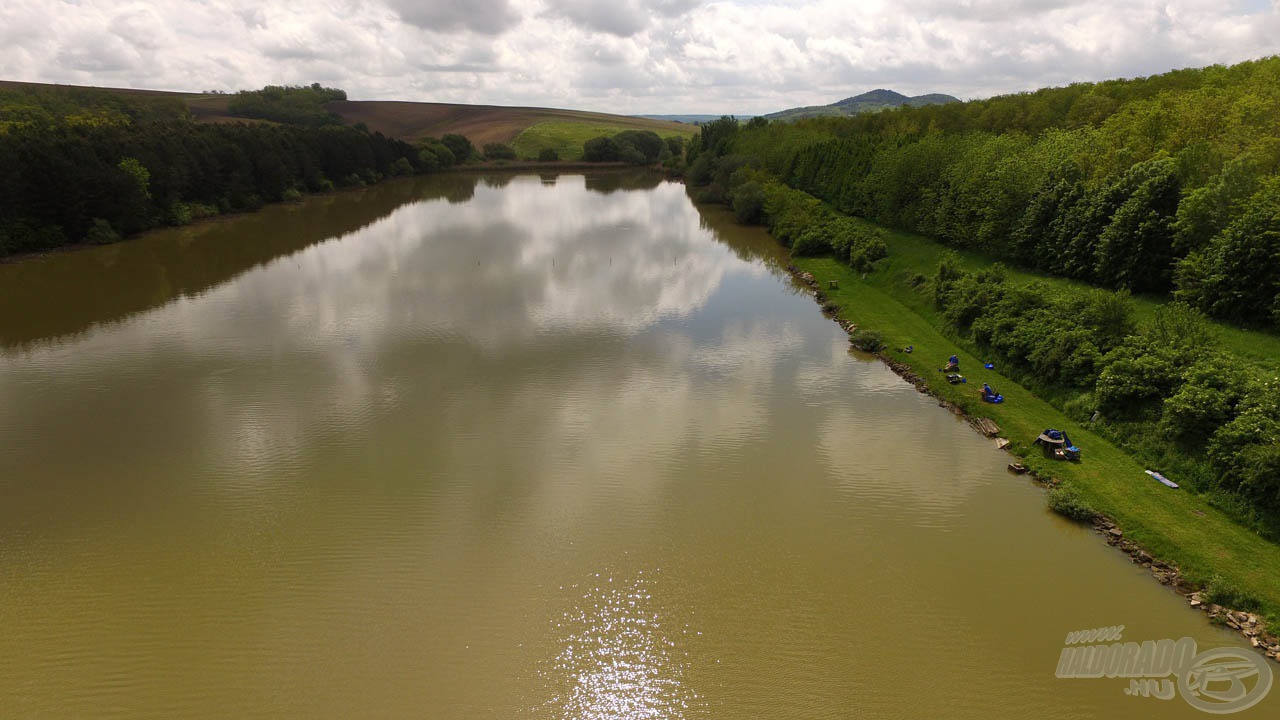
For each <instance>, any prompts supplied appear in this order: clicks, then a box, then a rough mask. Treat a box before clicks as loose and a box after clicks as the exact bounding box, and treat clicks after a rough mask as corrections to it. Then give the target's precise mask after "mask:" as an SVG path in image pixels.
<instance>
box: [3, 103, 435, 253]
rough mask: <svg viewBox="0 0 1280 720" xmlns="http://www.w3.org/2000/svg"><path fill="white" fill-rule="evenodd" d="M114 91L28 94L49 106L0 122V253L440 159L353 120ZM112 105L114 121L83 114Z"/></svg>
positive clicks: (178, 221)
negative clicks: (222, 119)
mask: <svg viewBox="0 0 1280 720" xmlns="http://www.w3.org/2000/svg"><path fill="white" fill-rule="evenodd" d="M110 95H113V93H106V92H91V93H90V94H89V96H88V98H89V101H87V102H81V100H80V99H79V98H80V95H79V94H77V92H71V93H69V94H67V95H61V94H58V93H52V94H51V96H50V100H51V101H50V102H44V103H41V102H40V99H39V98H35V99H34V100H33V99H32V97H31V96H23V97H22V98H21V100H22V101H23V104H24V105H25V106H34V107H37V108H41V109H42V110H43V114H38V113H31V112H27V111H25V110H23V111H22V112H23V117H25V118H28V119H27V120H24V121H22V122H12V121H11V122H10V123H9V124H7V125H5V126H3V129H2V130H0V255H7V254H12V253H19V252H31V251H37V250H44V249H48V248H53V247H57V246H60V245H67V244H77V243H105V242H111V241H114V240H116V239H119V238H120V237H121V236H124V235H129V234H132V233H136V232H139V231H142V230H146V229H148V228H153V227H157V226H161V225H182V224H185V223H188V222H191V221H192V220H195V219H198V218H200V217H204V216H209V215H215V214H218V213H224V212H234V211H242V210H252V209H255V208H257V207H259V206H261V205H262V204H264V203H268V202H274V201H278V200H284V199H292V198H296V197H299V196H300V195H301V194H302V193H305V192H315V191H324V190H329V189H332V188H335V187H344V186H352V185H361V184H365V183H370V182H374V181H377V180H379V179H381V178H383V177H388V176H401V175H411V174H413V173H416V172H423V171H426V170H430V169H434V168H436V167H439V166H440V162H439V160H438V159H437V158H436V156H435V154H434V153H431V152H430V151H429V148H416V147H414V146H412V145H410V144H408V143H405V142H401V141H399V140H394V139H391V138H387V137H384V136H382V135H381V134H377V133H369V132H366V131H362V130H358V129H355V128H350V127H345V126H319V127H312V126H297V125H271V124H258V125H247V124H199V123H195V122H192V121H191V120H190V118H189V116H187V115H186V113H185V108H184V109H183V112H182V113H177V112H176V111H175V110H173V109H172V105H171V102H170V101H169V100H168V99H161V100H153V99H149V98H141V99H139V98H133V99H127V100H125V101H123V102H118V101H117V100H115V99H112V98H109V97H107V96H110ZM77 105H79V108H80V109H79V110H76V109H75V108H76V106H77ZM107 111H110V112H107ZM104 112H105V113H106V117H109V120H104V121H101V122H84V121H82V120H81V118H84V117H86V116H89V117H96V116H102V115H103V113H104ZM37 116H38V117H37ZM10 117H12V116H10ZM32 118H35V119H32ZM426 156H429V158H428V157H426ZM428 159H430V162H429V161H428ZM453 162H454V160H452V159H450V160H449V162H448V163H447V164H453Z"/></svg>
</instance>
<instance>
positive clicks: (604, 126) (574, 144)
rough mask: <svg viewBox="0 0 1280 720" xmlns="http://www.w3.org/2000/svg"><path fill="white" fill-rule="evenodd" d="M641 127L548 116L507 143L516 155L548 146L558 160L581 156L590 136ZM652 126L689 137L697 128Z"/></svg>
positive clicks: (527, 155) (531, 154)
mask: <svg viewBox="0 0 1280 720" xmlns="http://www.w3.org/2000/svg"><path fill="white" fill-rule="evenodd" d="M645 129H649V128H645V127H640V126H637V125H635V124H611V123H593V122H571V121H562V120H549V121H545V122H540V123H537V124H535V125H531V126H529V127H527V128H525V129H524V130H523V131H522V132H521V133H520V134H519V135H517V136H516V138H515V140H512V141H511V147H513V148H515V151H516V155H519V156H520V157H522V158H536V157H538V153H539V152H541V151H542V150H543V149H545V148H552V149H553V150H555V151H556V154H557V155H559V156H560V159H561V160H581V159H582V144H583V143H585V142H586V141H588V140H590V139H591V138H594V137H600V136H601V135H608V136H613V135H617V134H618V133H620V132H622V131H623V130H645ZM652 129H653V130H654V132H656V133H658V135H660V136H661V137H664V138H665V137H670V136H672V135H681V136H683V137H686V138H689V137H692V136H694V135H696V134H697V133H698V128H697V126H695V125H688V126H684V127H680V128H677V129H672V128H669V127H655V128H652Z"/></svg>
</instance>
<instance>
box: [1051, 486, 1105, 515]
mask: <svg viewBox="0 0 1280 720" xmlns="http://www.w3.org/2000/svg"><path fill="white" fill-rule="evenodd" d="M1049 509H1050V510H1052V511H1054V512H1056V513H1058V514H1059V515H1061V516H1063V517H1065V518H1068V519H1071V520H1075V521H1076V522H1090V521H1091V520H1093V519H1094V518H1095V517H1097V516H1098V513H1097V511H1096V510H1094V509H1093V508H1092V507H1090V506H1089V503H1088V502H1086V501H1085V499H1084V498H1082V497H1081V496H1080V493H1079V492H1078V491H1077V490H1076V489H1075V488H1073V487H1071V486H1070V485H1062V486H1059V487H1056V488H1053V489H1052V490H1050V491H1049Z"/></svg>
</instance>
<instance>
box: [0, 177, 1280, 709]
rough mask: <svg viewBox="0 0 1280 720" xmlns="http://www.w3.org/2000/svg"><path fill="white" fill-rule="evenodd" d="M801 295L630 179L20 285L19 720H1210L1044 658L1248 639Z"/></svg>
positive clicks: (197, 242)
mask: <svg viewBox="0 0 1280 720" xmlns="http://www.w3.org/2000/svg"><path fill="white" fill-rule="evenodd" d="M781 263H785V260H784V259H783V255H782V251H781V250H780V249H779V248H778V247H777V246H776V245H775V244H774V243H773V242H772V241H771V240H770V239H769V238H768V237H767V236H766V235H765V234H764V233H763V231H761V230H759V229H752V228H742V227H739V226H736V225H735V224H733V222H732V220H731V218H729V217H728V216H727V215H726V214H725V213H724V212H723V211H721V210H717V209H705V210H702V211H700V210H699V209H698V208H696V207H695V206H694V205H692V204H691V203H690V202H689V200H688V198H687V197H686V195H685V192H684V188H683V187H682V186H680V185H677V184H671V183H666V182H660V181H659V180H658V179H657V178H653V177H650V176H643V175H640V176H634V175H621V174H615V175H588V176H582V175H562V176H559V177H555V176H549V177H537V176H519V177H514V176H505V177H487V178H480V177H475V176H467V175H448V176H443V177H438V178H429V179H420V180H414V181H405V182H397V183H388V184H384V185H381V186H378V187H375V188H370V189H367V190H365V191H362V192H358V193H344V194H338V195H334V196H329V197H323V198H315V199H312V200H309V201H308V202H306V203H304V204H302V205H297V206H279V207H271V208H267V209H265V210H263V211H262V212H260V213H257V214H254V215H250V216H244V217H240V218H233V219H228V220H222V221H219V222H216V223H213V224H210V225H204V226H199V227H194V228H187V229H181V230H175V231H166V232H161V233H155V234H152V235H149V236H147V237H145V238H142V239H139V240H135V241H130V242H127V243H123V244H119V245H114V246H109V247H103V248H94V249H90V250H84V251H79V252H72V253H60V254H53V255H50V256H46V257H42V258H35V259H30V260H27V261H24V262H19V263H12V264H8V265H2V266H0V468H2V469H3V471H2V474H0V623H3V632H0V717H5V718H9V717H18V718H28V717H103V718H116V717H118V718H139V717H143V718H169V717H189V718H200V717H208V718H220V717H261V718H350V717H386V718H518V717H526V718H728V719H739V718H741V719H746V718H759V717H787V718H845V717H870V718H919V717H957V718H1027V717H1041V718H1122V717H1123V718H1129V717H1152V716H1155V715H1157V714H1158V715H1159V716H1161V717H1196V716H1198V713H1196V712H1195V711H1194V710H1192V709H1191V708H1190V707H1189V706H1187V705H1186V703H1185V702H1183V701H1182V700H1180V699H1177V700H1174V701H1168V702H1165V701H1160V700H1155V699H1144V698H1132V697H1127V696H1125V695H1124V694H1123V690H1124V688H1126V687H1127V686H1128V683H1127V682H1126V681H1120V680H1076V681H1067V680H1058V679H1056V678H1055V677H1054V669H1055V666H1056V664H1057V659H1058V655H1059V652H1060V650H1061V648H1062V642H1063V638H1064V636H1065V635H1066V633H1067V632H1069V631H1073V630H1081V629H1086V628H1092V627H1099V626H1107V625H1117V624H1124V625H1126V632H1125V635H1126V639H1134V640H1143V639H1160V638H1180V637H1183V636H1191V637H1194V638H1196V639H1197V640H1198V641H1199V642H1200V644H1201V646H1202V647H1205V648H1208V647H1216V646H1224V645H1233V646H1238V645H1239V644H1240V643H1239V641H1238V639H1236V638H1234V637H1233V636H1231V635H1229V634H1226V633H1224V632H1221V631H1218V630H1215V629H1213V628H1210V627H1209V626H1208V625H1207V624H1206V623H1205V622H1204V621H1203V620H1202V618H1201V617H1200V616H1199V615H1198V614H1197V613H1195V612H1193V611H1191V610H1190V609H1188V608H1187V607H1186V606H1185V603H1184V601H1182V600H1181V599H1179V598H1177V597H1176V596H1175V595H1174V594H1173V593H1171V592H1170V591H1168V590H1167V589H1165V588H1163V587H1161V586H1160V585H1158V584H1157V583H1155V582H1154V581H1152V580H1151V579H1150V578H1149V577H1147V576H1146V575H1145V574H1144V572H1143V571H1142V570H1141V569H1140V568H1137V567H1135V566H1133V565H1132V564H1131V563H1129V562H1128V561H1127V559H1126V558H1125V557H1124V556H1122V555H1121V554H1120V553H1117V552H1115V551H1113V550H1110V549H1108V548H1106V547H1105V545H1103V544H1102V543H1101V541H1100V540H1099V539H1098V538H1097V536H1095V535H1093V534H1092V533H1090V532H1087V531H1085V530H1082V529H1080V528H1078V527H1076V526H1073V525H1071V524H1068V523H1065V522H1062V521H1060V520H1059V519H1057V518H1054V517H1052V516H1050V515H1048V514H1047V513H1046V511H1045V510H1044V500H1043V497H1042V494H1041V492H1040V491H1039V490H1038V489H1036V488H1034V487H1032V486H1031V485H1030V484H1029V483H1028V482H1026V481H1025V480H1024V479H1020V478H1016V477H1013V476H1010V475H1008V474H1007V473H1006V472H1005V470H1004V466H1005V463H1006V462H1007V457H1006V456H1004V455H1003V454H1001V453H999V452H998V451H996V449H995V448H994V446H993V445H992V443H991V442H990V441H988V440H985V439H983V438H980V437H978V436H977V435H975V434H974V433H973V432H972V431H971V430H970V429H968V427H967V426H965V425H964V424H963V423H961V422H958V421H957V420H956V419H955V418H954V417H953V416H951V415H950V414H949V413H947V412H945V411H943V410H941V409H940V408H938V407H937V405H936V403H935V402H933V401H931V400H929V399H928V398H926V397H924V396H921V395H919V394H918V393H916V392H915V390H914V389H913V388H912V387H911V386H910V385H908V384H906V383H905V382H903V381H901V380H900V379H899V378H897V377H896V376H894V375H893V374H892V373H891V372H889V371H888V370H887V369H886V368H885V367H884V366H882V365H881V364H879V363H877V362H872V361H870V360H869V359H866V358H860V357H857V356H853V355H851V354H850V353H849V351H848V349H847V345H848V343H847V340H846V339H845V338H844V336H843V334H842V333H841V332H840V330H839V328H838V327H836V325H835V324H834V323H832V322H831V321H830V320H828V319H825V318H824V317H823V316H822V315H821V314H820V312H819V311H818V309H817V307H816V305H815V304H814V302H813V301H812V299H811V298H809V297H808V296H806V295H804V294H803V293H801V292H800V290H799V289H798V288H796V287H795V286H794V285H793V284H792V283H791V281H790V280H789V278H788V277H787V276H786V274H785V273H783V272H782V271H780V269H779V267H780V264H781ZM1275 707H1276V705H1275V702H1274V698H1271V699H1269V701H1268V702H1264V703H1263V705H1262V706H1260V707H1259V708H1256V709H1255V710H1254V711H1252V712H1251V713H1246V714H1245V715H1242V717H1249V716H1258V717H1261V716H1264V715H1265V714H1267V713H1270V712H1274V708H1275Z"/></svg>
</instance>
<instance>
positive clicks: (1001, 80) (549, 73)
mask: <svg viewBox="0 0 1280 720" xmlns="http://www.w3.org/2000/svg"><path fill="white" fill-rule="evenodd" d="M1277 33H1280V7H1278V6H1277V3H1276V2H1274V1H1272V2H1266V1H1265V0H1235V2H1226V3H1224V2H1221V0H1166V1H1161V2H1157V1H1154V0H1141V1H1139V2H1123V3H1113V4H1111V5H1104V4H1101V3H1097V2H1085V1H1084V0H962V1H961V2H953V1H945V0H898V1H896V2H892V1H890V0H865V1H862V2H857V3H849V2H846V1H843V0H720V1H711V2H703V1H701V0H610V1H608V2H601V1H598V0H467V1H466V2H463V1H462V0H295V1H294V2H290V3H287V4H285V3H280V4H265V5H264V4H263V3H261V2H258V1H256V0H168V1H167V2H166V1H164V0H156V1H155V2H120V1H118V0H80V2H77V3H74V4H73V3H69V2H64V1H63V0H6V2H4V3H0V43H2V44H3V46H4V47H5V48H6V51H5V52H4V53H3V54H0V78H5V79H17V80H32V81H44V82H61V83H80V84H96V85H117V86H126V87H148V88H164V89H190V90H203V89H213V88H217V89H223V90H234V89H239V88H246V87H259V86H262V85H265V84H267V83H310V82H316V81H318V82H323V83H327V84H333V85H338V86H341V87H343V88H345V89H346V90H347V91H348V94H349V95H350V96H351V97H352V98H356V99H360V98H399V99H407V100H434V101H443V102H477V103H493V104H511V105H519V104H534V105H549V106H561V107H572V108H582V109H593V110H603V111H609V112H653V113H657V112H669V113H687V112H710V113H720V112H733V113H739V114H746V113H755V112H770V111H773V110H779V109H782V108H784V107H790V106H795V105H808V104H820V103H827V102H832V101H834V100H838V99H840V98H843V97H847V96H849V95H853V94H856V93H859V92H863V91H866V90H869V89H872V88H876V87H890V88H893V89H896V90H898V91H900V92H905V93H908V94H917V93H923V92H947V93H951V94H953V95H958V96H961V97H983V96H989V95H993V94H998V93H1004V92H1015V91H1021V90H1027V89H1032V88H1036V87H1042V86H1047V85H1061V84H1066V83H1070V82H1074V81H1081V80H1101V79H1106V78H1112V77H1130V76H1135V75H1148V74H1153V73H1158V72H1163V71H1166V70H1169V69H1172V68H1175V67H1192V66H1199V65H1206V64H1211V63H1231V62H1236V61H1239V60H1244V59H1248V58H1252V57H1259V56H1262V55H1266V54H1270V53H1273V52H1275V50H1276V47H1275V44H1274V38H1275V37H1276V36H1277Z"/></svg>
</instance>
